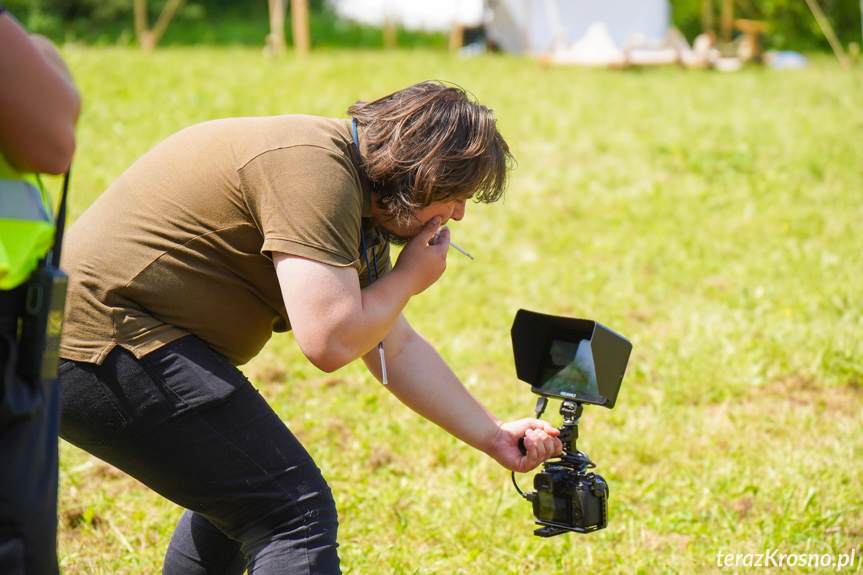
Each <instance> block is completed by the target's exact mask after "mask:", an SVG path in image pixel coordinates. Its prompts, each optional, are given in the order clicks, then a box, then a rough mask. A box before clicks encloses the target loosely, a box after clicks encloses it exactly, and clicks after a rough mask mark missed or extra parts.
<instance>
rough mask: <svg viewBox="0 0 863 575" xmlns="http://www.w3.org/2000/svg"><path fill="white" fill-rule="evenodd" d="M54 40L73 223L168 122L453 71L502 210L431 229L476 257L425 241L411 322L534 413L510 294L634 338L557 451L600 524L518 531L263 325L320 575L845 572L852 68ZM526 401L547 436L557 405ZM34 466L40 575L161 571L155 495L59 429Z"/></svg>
mask: <svg viewBox="0 0 863 575" xmlns="http://www.w3.org/2000/svg"><path fill="white" fill-rule="evenodd" d="M63 55H64V57H65V58H66V60H67V61H68V63H69V64H70V67H71V68H72V71H73V73H74V76H75V78H76V81H77V83H78V85H79V87H80V89H81V92H82V93H83V97H84V101H85V104H84V113H83V116H82V118H81V122H80V125H79V132H78V134H79V146H78V151H77V155H76V158H75V161H74V164H73V174H72V188H71V217H72V219H74V218H76V217H77V216H79V215H80V214H81V213H82V212H83V211H84V210H85V209H86V208H87V206H88V205H89V204H90V202H92V201H93V200H94V199H95V198H96V197H97V196H98V195H99V194H100V193H101V192H102V191H103V190H104V189H105V187H107V186H108V185H109V184H110V183H111V182H112V181H113V180H114V179H115V178H116V177H117V176H118V175H119V174H120V173H121V172H122V171H123V170H124V169H125V168H126V167H127V166H128V165H129V164H131V163H132V162H133V161H134V160H135V159H136V158H137V157H138V156H140V155H141V154H143V153H144V152H145V151H146V150H147V149H149V148H150V147H151V146H153V145H154V144H156V143H157V142H159V141H160V140H162V139H163V138H165V137H167V136H168V135H170V134H171V133H173V132H175V131H177V130H179V129H181V128H183V127H185V126H188V125H190V124H192V123H196V122H200V121H204V120H208V119H212V118H220V117H227V116H249V115H271V114H282V113H307V114H318V115H324V116H330V117H344V116H345V110H346V108H347V107H348V106H349V105H350V104H352V103H353V102H354V101H356V100H358V99H366V100H367V99H373V98H375V97H378V96H381V95H384V94H386V93H389V92H391V91H394V90H396V89H399V88H402V87H404V86H406V85H408V84H410V83H413V82H415V81H419V80H423V79H428V78H434V79H441V80H447V81H451V82H455V83H457V84H459V85H461V86H463V87H465V88H466V89H468V90H470V91H471V92H472V93H474V94H475V95H476V97H477V98H478V99H479V100H480V101H481V102H483V103H485V104H486V105H488V106H489V107H491V108H493V109H494V111H495V114H496V115H497V117H498V119H499V125H500V129H501V131H502V133H503V134H504V137H505V138H506V139H507V141H508V142H509V144H510V146H511V148H512V151H513V153H514V155H515V157H516V158H517V160H518V166H517V168H516V169H515V170H514V172H513V173H512V180H511V185H510V186H509V191H508V193H507V196H506V198H505V201H503V202H500V203H498V204H494V205H489V206H486V205H476V206H474V205H471V206H469V207H468V214H467V217H466V219H465V220H464V221H462V222H458V223H454V224H453V226H452V234H453V239H454V240H455V241H456V242H458V243H459V244H460V245H461V246H462V247H465V248H466V249H467V250H469V251H470V252H471V253H472V254H473V255H474V256H475V258H476V259H475V261H470V260H468V259H467V258H465V257H463V256H461V255H460V254H458V253H456V252H451V257H450V263H449V267H448V269H447V272H446V274H445V275H444V276H443V278H442V279H441V280H440V281H439V282H438V283H437V284H436V285H435V286H433V287H432V288H431V289H429V290H428V291H427V292H426V293H424V294H422V295H421V296H419V297H416V298H414V300H413V301H411V303H410V305H409V307H408V309H407V310H406V315H407V317H408V319H409V320H410V321H411V323H412V324H413V325H414V326H415V327H416V328H417V329H418V330H419V331H420V332H421V333H423V334H424V335H426V336H427V337H428V338H429V339H430V340H431V341H432V342H434V343H435V345H436V346H437V347H438V348H439V349H440V351H441V353H442V354H443V355H444V356H445V357H446V358H448V360H449V361H450V362H451V365H452V366H453V367H454V369H455V370H456V371H457V372H458V373H459V374H460V375H461V377H462V378H463V381H464V382H465V384H466V385H467V386H468V387H469V388H470V389H471V390H472V392H473V393H474V394H476V395H477V396H478V397H479V398H480V399H481V400H482V401H483V402H485V403H486V404H487V405H488V406H489V407H490V409H491V410H492V411H494V412H495V413H496V414H497V415H498V416H499V417H501V418H503V419H516V418H520V417H526V416H530V415H532V412H533V405H534V399H535V397H534V396H533V395H532V394H531V393H530V389H529V387H528V386H527V385H525V384H524V383H522V382H520V381H518V380H517V379H516V377H515V370H514V366H513V360H512V349H511V342H510V338H509V329H510V326H511V324H512V320H513V316H514V314H515V312H516V311H517V310H518V309H520V308H525V309H530V310H534V311H539V312H543V313H550V314H560V315H569V316H574V317H583V318H590V319H594V320H596V321H599V322H600V323H602V324H604V325H606V326H607V327H609V328H611V329H613V330H615V331H617V332H619V333H621V334H623V335H624V336H626V337H628V338H629V339H630V340H631V341H632V343H633V345H634V349H633V354H632V357H631V360H630V364H629V368H628V371H627V375H626V377H625V379H624V382H623V387H622V390H621V393H620V396H619V398H618V403H617V406H616V407H615V408H614V409H613V410H606V409H603V408H601V407H587V408H586V409H585V414H584V416H583V417H582V420H581V439H580V442H579V446H580V447H581V448H582V449H584V450H585V451H586V452H587V453H588V454H590V456H591V458H592V459H593V460H594V461H595V462H597V464H598V467H597V469H596V471H597V472H599V473H600V474H602V475H603V476H604V477H605V478H606V480H607V481H608V482H609V484H610V490H611V497H610V500H609V504H610V521H609V526H608V528H607V529H605V530H603V531H599V532H596V533H594V534H590V535H586V536H581V535H575V534H568V535H562V536H559V537H555V538H551V539H540V538H537V537H534V536H533V528H534V525H533V516H532V513H531V508H530V505H529V504H528V503H527V502H525V501H524V500H523V499H521V498H520V497H519V496H518V494H517V493H516V492H515V490H514V488H513V486H512V484H511V483H510V478H509V473H508V472H506V471H505V470H504V469H502V468H501V467H499V466H498V465H497V464H496V463H494V462H493V461H491V460H490V459H488V458H487V457H486V456H485V455H483V454H482V453H479V452H476V451H473V450H472V449H471V448H469V447H467V446H465V445H463V444H460V443H459V442H458V441H456V440H454V439H452V438H451V437H450V436H448V435H447V434H446V433H445V432H443V431H441V430H440V429H438V428H436V427H435V426H434V425H432V424H429V423H427V422H425V421H423V420H421V419H420V418H419V417H418V416H416V415H414V414H413V413H412V412H410V411H409V410H407V409H406V408H404V407H403V406H401V405H400V404H399V403H398V402H397V401H396V400H395V399H394V398H392V397H391V396H390V395H389V394H388V393H387V391H386V390H385V389H384V388H383V387H382V386H380V385H379V384H377V383H376V382H375V381H374V380H373V379H372V378H371V377H370V376H368V375H367V374H366V373H364V371H363V369H362V368H361V366H359V365H352V366H349V367H347V368H345V369H342V370H340V371H339V372H336V373H335V374H329V375H327V374H323V373H321V372H319V371H317V370H316V369H315V368H314V367H312V366H311V365H310V364H309V363H308V362H307V361H306V360H305V359H304V358H303V356H302V355H301V353H300V352H299V351H298V350H297V348H296V346H295V344H294V342H293V341H292V338H291V336H290V335H279V336H276V337H274V339H273V340H272V342H271V344H270V345H268V347H267V348H266V349H265V350H264V352H263V353H262V354H261V355H260V356H259V357H258V358H256V359H255V360H254V361H252V362H251V363H250V364H248V365H247V366H245V367H244V371H245V372H246V374H247V375H248V377H249V378H250V379H251V380H252V381H253V383H254V384H255V385H256V386H257V387H258V388H259V389H260V390H261V392H262V393H263V394H264V395H265V396H266V397H267V398H268V399H269V400H270V402H271V404H272V406H273V407H274V409H275V410H276V412H277V413H278V414H279V415H280V416H281V417H282V418H283V419H284V421H285V422H286V423H287V424H288V425H289V426H290V428H291V429H292V430H293V431H294V432H295V433H296V434H297V435H298V436H299V437H300V439H301V440H302V441H303V443H304V444H305V445H306V446H307V447H308V449H309V450H310V451H311V453H312V454H313V456H314V457H315V459H316V461H317V462H318V464H319V466H320V467H321V468H322V469H323V470H324V474H325V476H326V477H327V478H328V480H329V481H330V484H331V486H332V488H333V490H334V492H335V497H336V501H337V504H338V507H339V512H340V516H341V526H340V531H339V538H340V544H341V547H340V554H341V557H342V566H343V570H344V571H345V572H346V573H363V574H367V573H370V574H376V573H412V574H413V573H416V574H438V573H440V574H447V575H449V574H453V573H483V574H499V573H500V574H503V573H511V574H525V573H542V574H559V573H609V574H610V573H614V574H618V573H621V574H641V573H644V574H655V573H745V572H751V570H752V569H751V568H748V567H744V566H742V565H741V566H737V567H734V566H720V565H719V563H721V560H722V559H723V556H724V555H725V554H744V555H745V554H758V553H764V552H765V550H769V549H779V550H780V553H785V554H818V555H819V556H823V555H829V557H831V558H833V559H837V560H838V559H839V557H840V555H841V554H846V553H847V554H850V553H851V552H852V550H853V551H855V553H856V557H857V561H859V557H860V556H861V543H863V488H861V483H863V464H861V458H863V423H861V421H863V419H861V415H863V337H861V336H863V317H861V316H863V313H861V312H863V304H861V286H863V261H861V252H863V237H861V232H860V230H861V220H863V199H861V192H863V146H861V134H863V106H861V104H860V102H861V100H860V94H861V93H863V67H861V66H859V65H858V66H857V67H856V68H854V69H852V70H842V69H841V68H839V66H838V65H836V64H835V63H834V62H833V61H832V60H830V59H827V58H823V59H820V58H815V59H814V60H813V61H812V62H811V65H810V66H809V67H808V68H806V69H802V70H786V71H777V70H771V69H763V68H747V69H744V70H743V71H740V72H737V73H734V74H719V73H714V72H703V71H687V70H682V69H678V68H673V67H669V68H662V69H651V70H627V71H608V70H594V69H577V68H555V67H546V66H543V65H542V64H540V63H538V62H535V61H532V60H527V59H520V58H514V57H508V56H501V55H483V56H480V57H476V58H467V59H466V58H460V57H458V56H455V55H452V54H447V53H444V52H433V51H391V52H386V51H366V52H352V51H318V52H313V53H312V55H311V56H309V57H308V58H305V59H298V58H295V57H293V56H286V57H284V58H282V59H276V60H273V59H268V58H266V57H264V56H263V55H262V54H261V52H260V51H259V50H255V49H249V48H234V49H231V48H200V49H192V48H187V49H182V48H170V49H161V50H159V51H157V52H155V53H151V54H148V53H142V52H139V51H137V50H134V49H123V48H87V47H82V46H76V45H67V46H66V47H65V48H64V49H63ZM52 183H53V184H57V183H58V182H56V181H55V182H52ZM55 187H56V186H55ZM105 249H111V247H110V246H105ZM546 417H547V418H548V419H549V420H551V421H552V422H553V423H555V424H559V420H560V416H559V415H558V413H557V406H556V405H552V408H551V409H550V410H549V412H548V413H547V414H546ZM61 457H62V462H61V485H60V509H59V520H60V541H59V546H60V557H61V561H62V569H63V573H64V574H66V575H77V574H122V573H128V574H133V573H134V574H138V573H144V574H149V573H158V572H159V570H160V566H161V558H162V555H163V553H164V550H165V548H166V546H167V543H168V540H169V538H170V534H171V531H172V528H173V524H174V523H175V521H176V520H177V519H178V518H179V516H180V514H181V511H182V510H181V509H180V508H178V507H177V506H175V505H174V504H172V503H170V502H167V501H165V500H163V499H162V498H160V497H159V496H157V495H155V494H153V493H152V492H150V491H149V490H148V489H147V488H145V487H144V486H142V485H141V484H139V483H137V482H136V481H135V480H133V479H131V478H129V477H128V476H126V475H124V474H122V473H120V472H118V471H117V470H115V469H113V468H111V467H110V466H108V465H106V464H103V463H102V462H100V461H98V460H96V459H94V458H91V457H90V456H89V455H87V454H85V453H83V452H82V451H80V450H78V449H76V448H74V447H72V446H70V445H68V444H65V443H63V444H62V446H61ZM519 481H520V483H521V484H522V487H523V488H524V487H527V486H529V485H530V481H531V475H523V476H519ZM720 553H721V554H722V555H719V554H720ZM857 561H855V563H856V565H855V568H856V569H857V570H860V569H859V563H857ZM825 570H826V571H831V572H833V571H835V569H834V568H829V569H828V568H826V567H825V568H822V567H815V568H813V567H811V566H805V567H804V566H800V565H797V566H793V567H788V566H783V567H779V566H776V567H771V568H769V569H766V572H782V573H785V572H788V573H798V572H799V573H809V572H822V571H825ZM845 571H846V572H850V571H852V568H850V567H847V568H845Z"/></svg>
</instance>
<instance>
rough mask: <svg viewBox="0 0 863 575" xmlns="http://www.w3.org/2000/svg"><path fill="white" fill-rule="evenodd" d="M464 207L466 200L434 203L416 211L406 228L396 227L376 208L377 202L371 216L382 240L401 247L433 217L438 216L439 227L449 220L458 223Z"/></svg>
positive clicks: (373, 203)
mask: <svg viewBox="0 0 863 575" xmlns="http://www.w3.org/2000/svg"><path fill="white" fill-rule="evenodd" d="M466 207H467V200H458V201H453V202H435V203H433V204H431V205H428V206H426V207H424V208H422V209H420V210H419V211H417V213H416V214H415V215H414V219H413V220H412V221H411V223H410V225H408V226H401V225H398V224H397V223H396V222H395V221H393V220H392V218H391V217H390V215H389V214H388V213H387V212H385V211H384V210H382V209H380V208H379V207H378V206H377V202H372V214H373V215H374V218H375V222H376V223H377V227H378V232H380V234H381V236H383V238H384V240H386V241H387V242H389V243H391V244H395V245H399V246H403V245H405V244H406V243H408V242H409V241H410V240H411V239H412V238H413V237H414V236H416V235H417V234H419V233H420V231H421V230H422V229H423V226H425V225H426V224H427V223H428V221H429V220H431V219H432V218H434V217H435V216H440V220H441V225H444V224H445V223H447V221H449V220H455V221H457V222H458V221H460V220H461V219H462V218H464V213H465V208H466Z"/></svg>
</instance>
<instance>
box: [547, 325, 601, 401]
mask: <svg viewBox="0 0 863 575" xmlns="http://www.w3.org/2000/svg"><path fill="white" fill-rule="evenodd" d="M539 381H540V384H539V385H538V386H535V387H534V391H536V392H537V393H541V394H542V395H547V396H552V397H562V398H567V399H577V400H578V401H582V402H585V403H594V404H599V405H602V404H604V403H605V401H606V398H605V397H603V396H602V395H600V393H599V386H598V384H597V381H596V366H595V365H594V362H593V350H592V349H591V346H590V340H587V339H581V340H578V341H567V340H563V339H553V340H552V341H551V345H550V346H549V349H548V356H547V357H546V358H545V360H544V362H543V365H542V371H541V374H540V378H539Z"/></svg>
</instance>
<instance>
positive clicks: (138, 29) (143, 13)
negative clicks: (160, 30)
mask: <svg viewBox="0 0 863 575" xmlns="http://www.w3.org/2000/svg"><path fill="white" fill-rule="evenodd" d="M146 31H147V0H135V40H136V41H137V42H138V45H139V46H140V45H141V43H142V40H141V39H142V37H143V36H144V33H145V32H146Z"/></svg>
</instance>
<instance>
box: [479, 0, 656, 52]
mask: <svg viewBox="0 0 863 575" xmlns="http://www.w3.org/2000/svg"><path fill="white" fill-rule="evenodd" d="M487 4H488V6H487V12H486V21H485V30H486V39H487V40H488V41H489V42H491V43H492V44H494V45H496V46H497V47H499V48H500V49H502V50H504V51H507V52H514V53H518V54H534V55H547V56H549V57H550V58H551V59H552V60H557V61H561V62H565V61H566V62H572V63H581V64H596V65H604V64H611V63H615V62H617V61H618V60H622V58H623V56H624V50H625V49H626V48H627V47H629V46H632V45H633V44H638V45H641V46H650V45H651V44H655V45H656V46H660V45H661V44H662V42H663V41H664V39H665V38H666V35H667V33H668V28H669V27H670V26H671V8H670V6H669V2H668V0H488V2H487Z"/></svg>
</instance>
